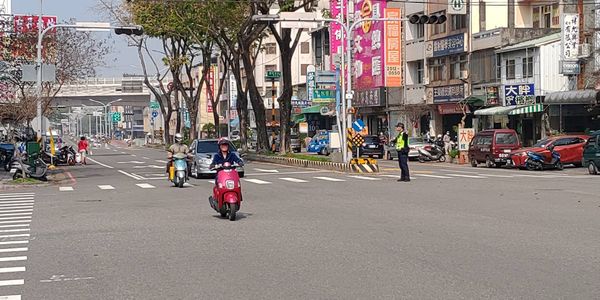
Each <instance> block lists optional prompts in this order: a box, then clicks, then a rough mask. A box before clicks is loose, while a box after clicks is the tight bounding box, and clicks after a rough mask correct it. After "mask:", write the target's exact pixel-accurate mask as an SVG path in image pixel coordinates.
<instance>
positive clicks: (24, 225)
mask: <svg viewBox="0 0 600 300" xmlns="http://www.w3.org/2000/svg"><path fill="white" fill-rule="evenodd" d="M14 227H29V224H12V225H0V228H14Z"/></svg>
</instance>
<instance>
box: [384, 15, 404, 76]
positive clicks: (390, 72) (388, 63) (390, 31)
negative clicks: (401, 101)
mask: <svg viewBox="0 0 600 300" xmlns="http://www.w3.org/2000/svg"><path fill="white" fill-rule="evenodd" d="M385 17H386V18H394V19H398V18H401V17H402V11H401V10H400V9H399V8H386V9H385ZM400 28H401V26H400V22H397V21H387V22H385V53H384V54H385V86H387V87H399V86H401V85H402V55H401V35H400Z"/></svg>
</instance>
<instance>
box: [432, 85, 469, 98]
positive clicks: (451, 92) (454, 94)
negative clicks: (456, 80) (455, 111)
mask: <svg viewBox="0 0 600 300" xmlns="http://www.w3.org/2000/svg"><path fill="white" fill-rule="evenodd" d="M464 98H465V86H464V85H463V84H457V85H448V86H440V87H434V88H433V103H445V102H457V101H461V100H463V99H464Z"/></svg>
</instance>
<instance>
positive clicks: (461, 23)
mask: <svg viewBox="0 0 600 300" xmlns="http://www.w3.org/2000/svg"><path fill="white" fill-rule="evenodd" d="M450 16H451V19H452V30H460V29H464V28H467V15H450Z"/></svg>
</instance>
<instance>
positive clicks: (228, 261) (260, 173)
mask: <svg viewBox="0 0 600 300" xmlns="http://www.w3.org/2000/svg"><path fill="white" fill-rule="evenodd" d="M165 157H166V155H165V153H164V152H161V151H158V150H153V149H139V148H135V149H128V148H118V147H114V146H111V147H110V149H98V150H95V151H94V155H93V156H92V157H91V159H93V161H91V164H90V165H87V166H75V167H69V168H68V169H67V170H68V173H67V175H68V176H69V177H68V178H69V179H68V180H65V181H64V182H62V183H61V184H60V185H59V186H56V185H52V186H48V187H39V188H31V189H20V190H13V191H5V192H0V296H3V295H11V296H13V297H12V298H10V297H9V298H2V297H0V299H21V298H18V297H22V299H464V298H470V299H472V298H493V299H507V298H525V299H529V298H537V299H549V298H552V299H556V298H569V299H594V298H595V299H598V298H600V285H599V284H598V282H600V255H599V254H598V253H599V252H598V249H600V218H599V216H600V197H599V195H600V190H599V189H598V187H599V186H600V185H599V182H600V177H593V176H589V175H587V173H586V170H585V169H567V170H565V171H562V172H560V171H558V172H557V171H545V172H529V171H518V170H504V169H486V168H483V167H480V168H471V167H463V166H456V165H450V164H434V163H431V164H429V163H428V164H419V163H418V162H415V163H412V162H411V164H410V166H411V171H412V179H413V180H412V182H410V183H403V182H397V181H396V179H397V178H399V176H398V171H397V165H396V164H397V162H386V161H382V163H381V165H382V170H383V172H382V173H380V174H377V175H362V176H361V175H351V174H343V173H336V172H330V171H322V170H311V169H300V168H293V167H287V166H280V165H270V164H262V163H252V162H251V163H248V164H247V165H246V175H247V176H246V177H245V178H244V179H243V181H242V189H243V193H244V202H243V203H242V207H241V210H240V214H239V220H237V221H235V222H230V221H228V220H224V219H221V218H220V217H219V216H218V214H217V213H216V212H215V211H213V210H212V209H211V208H210V206H209V204H208V200H207V198H208V196H209V195H210V193H211V189H212V185H213V180H212V179H203V180H197V179H192V180H191V181H190V185H188V186H186V187H185V188H183V189H178V188H174V187H172V185H171V184H170V182H168V181H167V180H166V179H165V174H164V167H165V162H166V161H165Z"/></svg>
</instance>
